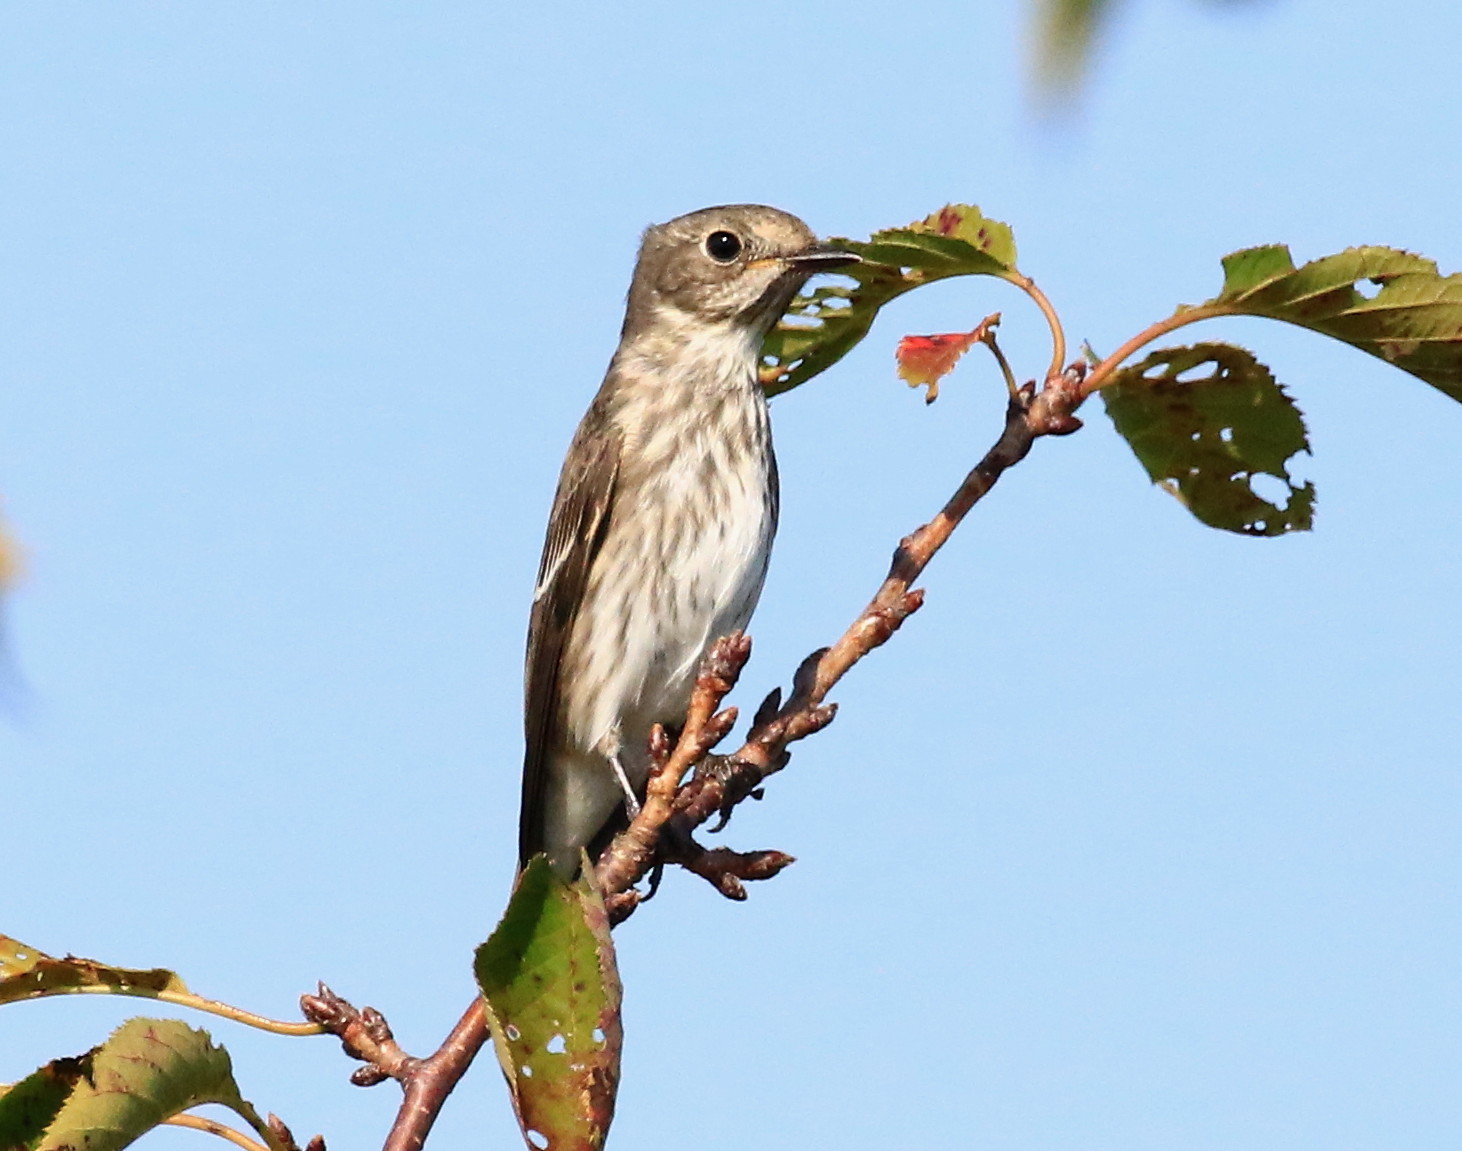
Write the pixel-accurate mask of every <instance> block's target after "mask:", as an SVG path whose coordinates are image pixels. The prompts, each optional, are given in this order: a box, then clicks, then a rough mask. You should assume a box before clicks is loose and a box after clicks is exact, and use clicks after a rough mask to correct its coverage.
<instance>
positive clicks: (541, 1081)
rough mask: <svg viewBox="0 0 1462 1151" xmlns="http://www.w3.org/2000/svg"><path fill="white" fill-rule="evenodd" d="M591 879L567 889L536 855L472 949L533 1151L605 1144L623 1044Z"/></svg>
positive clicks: (610, 953)
mask: <svg viewBox="0 0 1462 1151" xmlns="http://www.w3.org/2000/svg"><path fill="white" fill-rule="evenodd" d="M592 875H593V871H592V869H591V868H589V867H588V866H585V867H584V868H583V873H582V875H581V877H580V878H579V879H578V880H577V881H576V882H574V883H572V884H568V883H565V882H564V881H563V880H561V879H559V878H558V877H557V876H555V875H554V874H553V872H552V870H551V869H550V868H549V866H548V863H547V861H546V860H545V859H544V858H543V857H542V856H538V857H537V858H535V859H533V860H532V861H531V862H530V863H529V864H528V866H527V867H525V868H524V869H523V873H522V874H521V875H520V876H519V877H518V886H517V888H516V890H514V892H513V897H512V899H511V900H510V901H509V902H508V909H507V911H505V912H504V913H503V918H502V922H500V923H499V924H498V926H497V929H496V930H495V931H494V932H493V933H492V936H491V937H490V938H489V939H488V941H487V942H486V943H484V944H483V945H482V946H481V947H479V948H478V949H477V959H476V963H475V965H474V966H475V970H476V973H477V984H478V987H480V988H481V989H482V995H483V998H484V999H485V1000H486V1002H487V1007H488V1021H489V1025H490V1026H491V1028H492V1038H493V1046H494V1047H495V1048H496V1050H497V1056H498V1062H499V1064H501V1066H502V1069H503V1075H504V1077H505V1078H506V1079H507V1081H508V1091H509V1093H510V1094H511V1095H512V1099H513V1110H514V1111H515V1112H516V1114H517V1116H518V1125H519V1126H520V1127H521V1128H522V1129H523V1138H524V1140H525V1141H526V1142H527V1144H528V1146H529V1147H532V1148H534V1149H535V1151H545V1149H549V1151H589V1149H591V1148H599V1147H602V1146H603V1145H604V1138H605V1135H606V1134H607V1133H608V1131H609V1123H610V1120H611V1119H613V1117H614V1097H615V1093H616V1091H617V1090H618V1088H619V1057H620V1050H621V1047H622V1045H623V1033H622V1030H621V1026H620V1017H619V1005H620V997H621V990H620V984H619V971H618V969H617V967H616V965H615V961H614V944H613V942H612V941H611V940H610V937H609V918H608V916H607V915H606V914H605V912H604V901H603V900H602V899H601V898H600V895H599V891H598V888H597V887H595V885H594V882H593V878H592Z"/></svg>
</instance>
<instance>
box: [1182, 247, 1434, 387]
mask: <svg viewBox="0 0 1462 1151" xmlns="http://www.w3.org/2000/svg"><path fill="white" fill-rule="evenodd" d="M1223 271H1224V282H1223V291H1221V292H1220V293H1219V294H1218V295H1217V296H1215V297H1214V298H1213V299H1212V300H1209V301H1208V302H1207V303H1206V304H1202V305H1200V306H1199V308H1198V309H1197V310H1199V311H1203V312H1205V313H1207V314H1208V315H1240V316H1264V317H1267V318H1268V319H1272V320H1283V321H1285V322H1286V323H1290V324H1298V325H1299V326H1300V327H1303V328H1309V329H1310V330H1311V331H1314V332H1320V333H1322V334H1323V335H1327V336H1331V337H1333V338H1335V339H1337V340H1343V341H1344V342H1345V343H1347V344H1350V345H1351V346H1352V347H1356V348H1359V349H1360V350H1361V351H1363V352H1368V353H1370V354H1371V355H1373V356H1377V357H1379V358H1380V359H1383V360H1385V361H1386V362H1387V363H1389V364H1394V365H1395V366H1396V367H1398V368H1401V369H1402V370H1404V371H1407V372H1410V373H1411V374H1412V375H1414V376H1417V377H1418V378H1420V379H1422V380H1425V381H1426V382H1427V383H1429V384H1431V385H1432V386H1433V387H1434V388H1437V389H1438V390H1439V391H1442V392H1444V393H1445V394H1446V395H1448V396H1451V397H1452V399H1454V400H1462V275H1451V276H1441V275H1438V273H1437V266H1436V264H1435V263H1433V262H1432V261H1431V260H1428V259H1426V258H1425V257H1423V256H1417V255H1413V254H1412V253H1410V252H1402V251H1398V250H1397V249H1395V248H1379V247H1364V248H1347V249H1346V250H1345V251H1343V252H1340V253H1338V254H1337V255H1334V256H1325V257H1323V258H1321V259H1319V260H1312V261H1311V262H1310V263H1308V264H1305V265H1303V266H1302V267H1299V268H1296V267H1295V266H1294V261H1293V260H1291V259H1290V255H1289V249H1288V248H1286V247H1284V246H1283V245H1271V246H1269V247H1263V248H1249V249H1247V250H1245V251H1242V252H1235V253H1233V254H1232V255H1229V256H1226V257H1224V261H1223ZM1362 283H1369V284H1372V285H1376V286H1377V287H1378V289H1379V290H1375V291H1369V292H1363V291H1361V290H1360V289H1359V287H1358V285H1360V284H1362Z"/></svg>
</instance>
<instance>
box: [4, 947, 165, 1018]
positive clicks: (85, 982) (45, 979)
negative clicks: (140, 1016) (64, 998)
mask: <svg viewBox="0 0 1462 1151" xmlns="http://www.w3.org/2000/svg"><path fill="white" fill-rule="evenodd" d="M84 992H93V993H102V994H108V995H137V996H141V997H142V998H145V999H156V998H170V997H178V998H182V997H188V998H192V997H193V996H192V993H191V992H190V991H189V990H188V988H187V986H186V985H185V984H184V983H183V981H182V980H181V979H179V978H178V977H177V976H176V975H174V974H173V973H172V972H171V971H169V970H167V969H166V968H164V967H154V968H151V969H150V970H139V969H133V968H127V967H110V966H108V965H107V964H105V963H98V962H97V961H96V960H95V959H79V958H77V957H76V956H74V955H68V956H67V957H66V958H65V959H57V958H55V957H54V956H51V955H47V954H46V953H45V952H44V951H38V950H37V949H36V948H34V947H27V946H26V945H25V944H23V943H21V942H20V940H18V939H12V938H11V937H10V936H8V935H0V1003H16V1002H19V1001H20V1000H22V999H38V998H40V997H41V996H43V995H69V994H76V993H84Z"/></svg>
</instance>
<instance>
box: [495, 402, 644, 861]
mask: <svg viewBox="0 0 1462 1151" xmlns="http://www.w3.org/2000/svg"><path fill="white" fill-rule="evenodd" d="M619 456H620V436H619V433H618V431H617V430H616V429H615V428H614V426H613V425H612V424H611V423H610V422H609V421H608V420H607V419H606V418H605V417H604V413H603V409H602V408H601V407H600V406H599V404H597V403H596V404H595V405H594V406H593V407H591V408H590V409H589V411H588V413H587V414H586V415H585V416H584V419H583V421H582V422H581V423H580V424H579V430H578V431H577V432H576V433H575V434H574V441H573V443H572V444H571V445H570V446H569V453H568V456H567V457H566V458H565V459H564V466H563V472H562V474H561V475H560V476H559V480H558V494H557V495H555V496H554V500H553V511H552V512H551V513H550V514H549V517H548V535H547V538H546V539H545V540H544V541H543V559H542V561H541V562H540V563H539V566H538V581H537V584H536V585H535V587H534V590H533V612H532V615H531V616H530V617H529V622H528V655H527V660H526V662H525V664H524V668H523V697H524V698H523V708H524V710H523V734H524V739H525V749H524V755H523V806H522V809H521V811H520V813H519V816H518V861H519V864H520V865H521V864H526V863H527V862H528V860H529V859H531V858H532V857H533V856H534V855H536V854H537V853H538V852H540V851H542V850H544V846H545V845H544V842H543V831H544V827H543V821H544V814H545V813H544V804H545V801H546V797H547V794H548V771H549V762H548V758H549V755H550V753H551V752H552V750H553V745H554V742H555V735H556V732H555V729H556V728H557V726H558V724H559V723H560V715H561V706H560V695H559V670H560V665H561V664H562V662H563V656H564V649H565V647H566V645H567V643H568V638H569V634H570V632H571V631H572V629H573V626H574V618H575V616H576V615H577V614H578V610H579V605H580V603H582V602H583V598H584V591H585V588H586V587H587V586H588V582H589V572H590V570H591V569H592V568H593V565H594V557H595V556H596V555H598V553H599V548H600V546H601V545H602V544H603V542H604V532H605V530H606V529H607V528H608V526H609V520H610V512H611V509H612V507H613V503H614V488H615V481H616V479H617V477H618V474H619Z"/></svg>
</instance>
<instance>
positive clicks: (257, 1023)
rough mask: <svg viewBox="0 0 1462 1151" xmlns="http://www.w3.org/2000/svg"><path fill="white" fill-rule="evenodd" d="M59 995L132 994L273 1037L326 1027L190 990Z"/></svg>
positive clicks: (115, 989) (105, 988) (96, 989)
mask: <svg viewBox="0 0 1462 1151" xmlns="http://www.w3.org/2000/svg"><path fill="white" fill-rule="evenodd" d="M61 993H62V994H66V995H87V994H90V995H134V996H136V997H137V998H139V999H157V1000H161V1001H162V1002H163V1003H172V1004H175V1005H176V1006H178V1007H191V1008H193V1009H194V1010H195V1011H206V1012H208V1014H210V1015H217V1016H220V1017H222V1018H224V1019H231V1020H233V1021H234V1022H235V1023H242V1024H244V1025H245V1026H246V1027H256V1028H258V1029H259V1030H260V1031H269V1032H272V1033H273V1034H275V1035H324V1034H325V1028H323V1027H321V1026H320V1025H319V1024H318V1023H303V1022H302V1023H286V1022H284V1021H283V1020H281V1019H270V1018H269V1017H268V1016H267V1015H256V1014H254V1012H252V1011H245V1010H244V1009H243V1008H242V1007H235V1006H233V1004H231V1003H221V1002H219V1001H218V1000H217V999H204V998H203V996H201V995H194V994H193V993H192V992H191V991H155V990H152V989H150V988H141V987H125V986H121V987H119V986H117V985H116V984H106V985H98V986H91V987H68V988H66V989H65V990H64V991H63V992H61Z"/></svg>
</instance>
